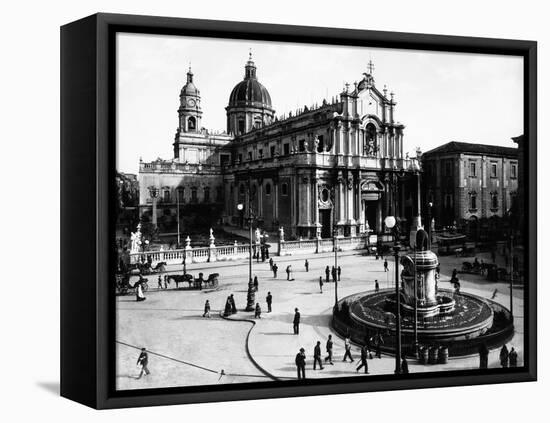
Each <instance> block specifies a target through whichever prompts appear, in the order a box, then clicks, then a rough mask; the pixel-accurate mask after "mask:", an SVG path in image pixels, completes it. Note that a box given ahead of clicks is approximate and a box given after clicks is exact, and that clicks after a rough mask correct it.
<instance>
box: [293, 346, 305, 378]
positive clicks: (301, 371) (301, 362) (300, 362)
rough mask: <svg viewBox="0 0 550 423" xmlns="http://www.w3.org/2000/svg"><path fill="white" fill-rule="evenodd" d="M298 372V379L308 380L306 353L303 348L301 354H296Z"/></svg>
mask: <svg viewBox="0 0 550 423" xmlns="http://www.w3.org/2000/svg"><path fill="white" fill-rule="evenodd" d="M295 362H296V371H297V373H298V379H305V378H306V352H305V350H304V349H303V348H300V352H299V353H298V354H296V360H295Z"/></svg>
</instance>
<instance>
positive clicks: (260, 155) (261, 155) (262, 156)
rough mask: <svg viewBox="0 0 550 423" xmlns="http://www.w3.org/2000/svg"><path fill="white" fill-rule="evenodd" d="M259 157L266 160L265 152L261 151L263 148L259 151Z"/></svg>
mask: <svg viewBox="0 0 550 423" xmlns="http://www.w3.org/2000/svg"><path fill="white" fill-rule="evenodd" d="M258 157H259V158H260V159H263V158H264V150H263V149H261V148H260V149H259V150H258Z"/></svg>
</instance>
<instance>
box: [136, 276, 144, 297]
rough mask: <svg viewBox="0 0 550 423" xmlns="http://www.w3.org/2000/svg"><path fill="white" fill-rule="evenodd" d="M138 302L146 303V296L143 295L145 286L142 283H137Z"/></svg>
mask: <svg viewBox="0 0 550 423" xmlns="http://www.w3.org/2000/svg"><path fill="white" fill-rule="evenodd" d="M136 301H145V295H144V294H143V286H142V285H141V281H140V282H137V283H136Z"/></svg>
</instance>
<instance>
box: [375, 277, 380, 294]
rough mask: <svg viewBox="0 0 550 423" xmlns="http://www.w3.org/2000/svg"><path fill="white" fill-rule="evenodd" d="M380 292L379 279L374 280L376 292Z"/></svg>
mask: <svg viewBox="0 0 550 423" xmlns="http://www.w3.org/2000/svg"><path fill="white" fill-rule="evenodd" d="M378 291H380V285H379V284H378V279H375V280H374V292H378Z"/></svg>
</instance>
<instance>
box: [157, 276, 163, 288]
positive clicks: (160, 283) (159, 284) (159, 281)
mask: <svg viewBox="0 0 550 423" xmlns="http://www.w3.org/2000/svg"><path fill="white" fill-rule="evenodd" d="M158 286H159V289H162V278H161V276H160V275H159V278H158Z"/></svg>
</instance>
